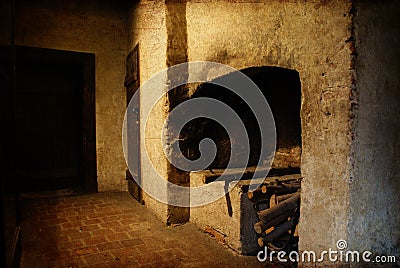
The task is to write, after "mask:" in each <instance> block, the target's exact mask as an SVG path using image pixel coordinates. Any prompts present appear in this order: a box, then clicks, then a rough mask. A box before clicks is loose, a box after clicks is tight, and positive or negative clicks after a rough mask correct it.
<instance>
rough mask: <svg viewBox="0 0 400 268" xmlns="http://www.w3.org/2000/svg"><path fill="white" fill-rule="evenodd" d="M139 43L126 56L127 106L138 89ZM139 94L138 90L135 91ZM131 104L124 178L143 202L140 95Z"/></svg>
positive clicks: (137, 197) (131, 190)
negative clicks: (127, 165) (141, 186)
mask: <svg viewBox="0 0 400 268" xmlns="http://www.w3.org/2000/svg"><path fill="white" fill-rule="evenodd" d="M139 86H140V84H139V45H136V47H135V48H134V49H133V50H132V51H131V52H130V53H129V54H128V56H127V58H126V77H125V87H126V100H127V106H128V104H129V102H130V101H131V99H132V97H133V95H134V94H135V93H136V92H137V90H138V89H139ZM137 94H139V92H137ZM134 101H135V103H133V104H131V106H130V107H131V108H132V109H133V112H132V113H129V115H130V116H128V118H127V131H128V140H127V142H128V144H127V145H128V159H127V160H128V163H129V168H130V171H129V170H128V169H127V170H126V179H127V180H128V189H129V192H130V193H131V195H132V196H133V197H134V198H135V199H136V200H137V201H138V202H140V203H143V198H142V191H141V189H140V186H139V184H138V182H140V181H141V176H140V96H138V97H137V98H135V99H134Z"/></svg>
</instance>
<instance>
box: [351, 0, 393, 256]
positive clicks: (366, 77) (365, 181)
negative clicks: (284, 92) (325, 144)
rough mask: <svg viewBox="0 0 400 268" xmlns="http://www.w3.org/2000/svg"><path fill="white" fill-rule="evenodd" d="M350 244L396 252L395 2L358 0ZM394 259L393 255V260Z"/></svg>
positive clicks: (385, 252)
mask: <svg viewBox="0 0 400 268" xmlns="http://www.w3.org/2000/svg"><path fill="white" fill-rule="evenodd" d="M355 7H356V10H357V15H356V18H355V33H356V40H357V42H356V49H357V63H356V70H357V80H356V91H357V93H358V106H357V108H358V109H356V110H355V116H356V117H355V122H354V125H355V133H354V134H355V141H354V146H353V155H354V161H353V163H354V166H353V173H354V178H353V180H352V182H351V183H350V215H351V217H350V222H349V240H350V245H351V247H352V248H354V249H358V250H370V251H372V252H374V253H376V254H385V255H395V256H397V259H399V258H400V228H399V225H400V214H399V211H400V195H399V193H400V173H399V170H398V168H399V167H400V145H399V138H400V121H399V114H400V90H399V89H400V81H399V76H398V75H399V73H400V64H399V59H400V49H399V47H400V22H399V20H398V13H399V10H400V4H399V3H398V2H396V1H385V2H384V3H381V2H372V1H368V2H360V3H358V4H356V6H355ZM398 261H399V260H398Z"/></svg>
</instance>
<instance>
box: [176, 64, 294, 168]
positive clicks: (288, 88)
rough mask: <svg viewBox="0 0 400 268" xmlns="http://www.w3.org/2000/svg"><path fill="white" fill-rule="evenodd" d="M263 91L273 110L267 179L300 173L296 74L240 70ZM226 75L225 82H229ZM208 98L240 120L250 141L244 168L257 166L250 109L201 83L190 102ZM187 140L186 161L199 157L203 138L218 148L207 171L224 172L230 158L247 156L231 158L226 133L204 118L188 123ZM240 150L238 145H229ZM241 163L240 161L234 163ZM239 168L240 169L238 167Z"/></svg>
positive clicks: (254, 126)
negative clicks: (272, 141)
mask: <svg viewBox="0 0 400 268" xmlns="http://www.w3.org/2000/svg"><path fill="white" fill-rule="evenodd" d="M241 72H243V73H244V74H246V75H247V76H248V77H249V78H250V79H251V80H252V81H253V82H254V83H255V84H256V85H257V86H258V87H259V88H260V90H261V91H262V93H263V95H264V96H265V98H266V100H267V101H268V103H269V106H270V108H271V110H272V113H273V116H274V119H275V125H276V134H277V143H276V153H275V158H274V161H273V164H272V169H271V171H270V173H269V174H270V175H285V174H293V173H300V164H301V120H300V106H301V86H300V78H299V73H298V72H297V71H294V70H290V69H284V68H279V67H250V68H246V69H243V70H241ZM229 75H231V74H227V75H226V78H229ZM198 97H209V98H213V99H217V100H219V101H222V102H224V103H225V104H227V105H228V106H229V107H231V108H232V109H233V110H234V111H235V112H236V113H237V114H238V115H239V117H240V118H241V120H242V122H244V125H245V127H246V130H247V133H248V136H249V141H250V156H249V160H248V162H247V167H251V166H256V165H257V163H258V160H259V155H260V148H261V146H260V141H261V140H260V130H259V126H258V122H257V120H256V118H255V116H254V114H253V113H252V111H251V109H250V107H248V105H247V104H246V103H245V102H244V100H242V99H241V98H240V97H239V96H238V95H236V94H235V93H233V92H232V91H231V90H229V89H227V88H224V87H221V86H218V85H215V84H213V83H212V81H211V82H210V83H204V84H201V85H199V86H198V87H197V88H196V90H195V92H194V93H193V95H192V98H198ZM182 133H188V134H187V136H189V137H190V138H189V139H187V141H186V142H183V143H182V145H181V150H182V152H183V153H185V154H186V157H188V158H189V159H197V158H198V157H199V156H200V152H199V148H198V144H199V141H200V140H202V139H204V138H211V139H212V140H214V142H215V144H216V146H217V154H216V157H215V159H214V161H213V162H212V163H211V164H210V166H209V167H208V168H209V169H224V168H226V167H227V164H228V162H229V160H230V159H231V157H232V158H233V159H232V161H233V163H234V164H235V160H238V159H240V158H241V157H247V156H246V155H244V152H243V155H241V154H237V155H235V156H231V150H230V149H231V141H230V139H229V136H228V133H227V132H226V130H225V129H224V128H223V126H221V125H220V124H219V123H217V122H215V121H213V120H211V119H206V118H198V119H195V120H192V121H191V122H190V123H188V124H187V125H186V126H185V127H184V128H183V130H182ZM232 146H241V144H232ZM237 162H240V161H237ZM237 167H239V166H237Z"/></svg>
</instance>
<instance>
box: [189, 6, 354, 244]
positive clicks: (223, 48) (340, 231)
mask: <svg viewBox="0 0 400 268" xmlns="http://www.w3.org/2000/svg"><path fill="white" fill-rule="evenodd" d="M350 8H351V4H350V3H349V2H347V1H328V2H323V3H321V2H294V1H293V2H292V1H286V2H285V1H268V2H267V3H226V2H223V1H219V2H218V3H209V2H207V3H199V2H195V1H190V2H189V3H188V4H187V25H188V50H189V54H188V55H189V60H190V61H194V60H209V61H216V62H221V63H226V64H228V65H230V66H232V67H235V68H237V69H242V68H246V67H251V66H279V67H284V68H289V69H294V70H297V71H298V72H299V75H300V80H301V88H302V108H301V120H302V166H301V171H302V175H303V177H304V179H303V181H302V203H301V219H300V226H299V236H300V250H315V251H321V250H324V249H327V248H329V247H331V248H335V244H336V241H337V240H338V239H346V238H347V237H346V235H347V219H348V205H349V200H348V199H349V197H348V177H349V174H348V169H349V168H348V161H349V160H348V156H349V151H350V135H349V133H350V122H349V118H350V109H351V106H350V95H351V88H350V85H351V77H352V76H351V71H350V70H349V69H350V63H351V55H350V54H351V49H350V48H351V44H350V43H349V42H348V39H349V38H350V37H351V31H350V29H351V15H350ZM288 97H290V96H288Z"/></svg>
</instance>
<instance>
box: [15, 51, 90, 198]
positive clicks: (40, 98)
mask: <svg viewBox="0 0 400 268" xmlns="http://www.w3.org/2000/svg"><path fill="white" fill-rule="evenodd" d="M15 94H16V102H15V151H16V158H17V159H16V161H17V163H18V164H17V168H16V172H17V177H18V178H19V179H20V187H21V190H22V191H42V190H55V189H66V188H67V189H79V190H84V191H87V192H96V191H97V180H96V161H95V159H96V157H95V131H94V129H95V121H94V119H95V117H94V116H95V114H94V109H95V107H94V105H95V103H94V55H93V54H89V53H78V52H70V51H61V50H52V49H42V48H27V47H18V48H17V51H16V93H15Z"/></svg>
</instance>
